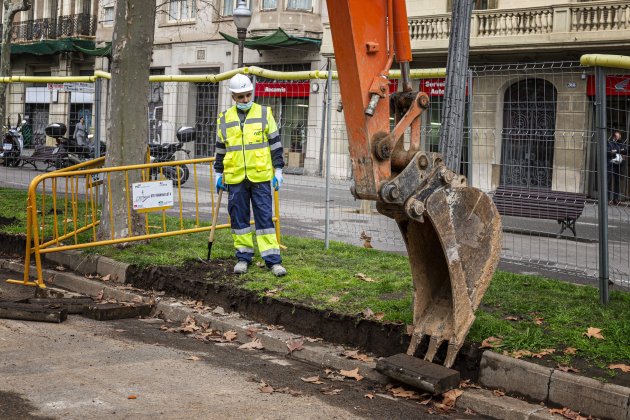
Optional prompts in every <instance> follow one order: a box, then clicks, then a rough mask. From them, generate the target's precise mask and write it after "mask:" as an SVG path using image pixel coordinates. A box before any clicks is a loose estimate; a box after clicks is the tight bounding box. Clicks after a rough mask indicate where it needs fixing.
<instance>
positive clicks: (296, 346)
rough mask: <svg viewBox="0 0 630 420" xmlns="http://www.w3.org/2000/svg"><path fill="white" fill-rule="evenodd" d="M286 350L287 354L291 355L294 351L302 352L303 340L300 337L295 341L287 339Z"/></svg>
mask: <svg viewBox="0 0 630 420" xmlns="http://www.w3.org/2000/svg"><path fill="white" fill-rule="evenodd" d="M287 348H288V349H289V354H293V352H294V351H299V350H304V339H303V338H301V337H300V338H298V339H296V340H294V339H292V338H291V339H289V341H287Z"/></svg>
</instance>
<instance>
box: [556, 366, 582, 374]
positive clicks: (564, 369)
mask: <svg viewBox="0 0 630 420" xmlns="http://www.w3.org/2000/svg"><path fill="white" fill-rule="evenodd" d="M557 369H558V370H559V371H561V372H567V373H568V372H573V373H580V371H579V369H576V368H574V367H572V366H562V365H558V367H557Z"/></svg>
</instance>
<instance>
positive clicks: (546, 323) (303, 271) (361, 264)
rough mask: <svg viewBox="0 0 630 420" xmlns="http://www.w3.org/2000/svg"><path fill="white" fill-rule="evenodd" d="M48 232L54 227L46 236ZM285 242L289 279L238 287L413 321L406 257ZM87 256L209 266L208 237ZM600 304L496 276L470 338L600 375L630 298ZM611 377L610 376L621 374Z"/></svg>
mask: <svg viewBox="0 0 630 420" xmlns="http://www.w3.org/2000/svg"><path fill="white" fill-rule="evenodd" d="M0 197H1V200H2V203H3V205H2V206H0V217H4V218H12V217H15V218H16V220H15V222H14V223H12V224H11V225H5V226H0V231H2V232H5V233H18V232H25V230H26V229H25V217H23V213H24V205H25V202H26V194H25V193H24V192H22V191H15V190H7V189H0ZM51 205H52V204H51ZM47 206H48V203H47ZM154 217H155V219H153V218H154ZM168 223H169V224H170V223H173V221H172V220H169V221H168ZM187 223H188V222H187ZM149 224H150V225H156V226H161V217H158V216H152V219H151V220H150V223H149ZM50 225H51V224H50V222H48V223H47V226H48V227H47V229H46V230H47V231H48V232H50V231H49V230H48V229H49V228H50ZM190 225H192V222H190ZM283 244H284V245H286V246H287V247H288V248H287V250H286V251H284V252H283V258H284V264H285V266H286V268H287V269H288V271H289V275H287V276H286V277H282V278H276V277H274V276H273V275H272V274H271V273H269V272H267V271H266V270H258V269H252V270H251V271H250V273H248V274H247V275H245V276H242V277H241V278H239V280H238V286H239V287H242V288H245V289H248V290H252V291H255V292H258V293H260V294H261V295H262V294H265V293H272V294H273V295H274V296H278V297H282V298H286V299H289V300H294V301H299V302H303V303H307V304H309V305H312V306H314V307H316V308H320V309H329V310H334V311H336V312H340V313H346V314H358V313H360V312H362V311H364V310H365V309H367V308H370V309H371V310H372V311H373V312H374V313H375V314H376V316H377V317H378V318H381V317H382V319H383V320H386V321H393V322H402V323H406V324H409V323H411V320H412V311H411V302H412V295H413V287H412V282H411V275H410V272H409V265H408V261H407V258H406V257H404V256H400V255H397V254H392V253H387V252H382V251H377V250H374V249H365V248H361V247H355V246H351V245H346V244H343V243H338V242H332V243H331V246H330V249H329V250H325V249H324V246H323V241H320V240H315V239H305V238H298V237H290V236H285V237H283ZM88 252H96V253H99V254H102V255H106V256H109V257H112V258H114V259H116V260H119V261H123V262H127V263H132V264H136V265H139V266H147V265H171V266H177V265H181V264H184V263H185V262H186V261H189V260H191V259H197V258H198V257H199V258H202V259H205V257H206V254H207V234H206V233H200V234H189V235H181V236H173V237H167V238H162V239H157V240H153V241H151V242H150V243H148V244H139V245H135V246H132V247H129V248H126V249H116V248H112V247H101V248H93V249H90V250H89V251H88ZM212 255H213V257H217V258H229V257H231V256H232V255H233V250H232V243H231V236H230V235H229V234H228V232H226V231H218V232H217V237H216V238H215V243H214V246H213V248H212ZM259 261H261V260H260V259H259ZM598 300H599V292H598V290H597V289H596V288H594V287H589V286H577V285H573V284H569V283H565V282H561V281H556V280H550V279H545V278H540V277H535V276H528V275H517V274H512V273H507V272H500V271H499V272H497V273H496V274H495V276H494V278H493V281H492V282H491V284H490V287H489V289H488V291H487V293H486V295H485V297H484V299H483V301H482V305H481V307H480V308H479V310H478V311H477V319H476V321H475V323H474V325H473V327H472V329H471V330H470V334H469V336H468V340H470V341H473V342H478V343H481V342H483V341H484V340H486V339H487V338H489V337H495V338H497V340H496V341H494V344H493V345H494V350H495V351H498V352H506V353H508V354H512V355H515V356H517V357H523V358H531V357H537V356H540V355H541V354H542V355H546V356H545V358H546V359H547V360H551V361H553V362H557V363H558V364H561V365H565V366H570V365H571V364H572V363H573V361H574V359H576V358H579V359H580V361H586V362H587V363H588V364H589V365H591V366H595V367H599V368H603V369H606V367H607V366H608V365H609V364H630V344H629V343H630V338H629V337H630V322H629V321H630V294H628V293H623V292H615V291H613V292H612V293H611V302H610V304H609V305H607V306H602V305H600V304H599V303H598ZM591 327H593V328H598V329H601V335H602V336H603V339H598V338H595V337H588V336H587V335H586V333H587V330H588V329H589V328H591ZM606 372H607V373H608V374H609V375H614V374H615V373H616V372H618V371H613V370H608V369H607V370H606Z"/></svg>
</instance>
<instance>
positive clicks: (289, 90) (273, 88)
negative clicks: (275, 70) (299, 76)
mask: <svg viewBox="0 0 630 420" xmlns="http://www.w3.org/2000/svg"><path fill="white" fill-rule="evenodd" d="M310 92H311V83H310V82H258V83H256V92H255V96H256V97H257V98H260V97H278V98H307V97H308V96H309V94H310Z"/></svg>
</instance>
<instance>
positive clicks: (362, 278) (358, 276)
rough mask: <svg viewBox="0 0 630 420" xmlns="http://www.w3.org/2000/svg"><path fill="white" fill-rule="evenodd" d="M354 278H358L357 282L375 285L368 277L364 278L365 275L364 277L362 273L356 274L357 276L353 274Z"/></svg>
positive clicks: (374, 281)
mask: <svg viewBox="0 0 630 420" xmlns="http://www.w3.org/2000/svg"><path fill="white" fill-rule="evenodd" d="M354 276H355V277H356V278H358V279H359V280H363V281H365V282H368V283H376V280H374V279H373V278H370V277H368V276H366V275H365V274H363V273H357V274H355V275H354Z"/></svg>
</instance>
